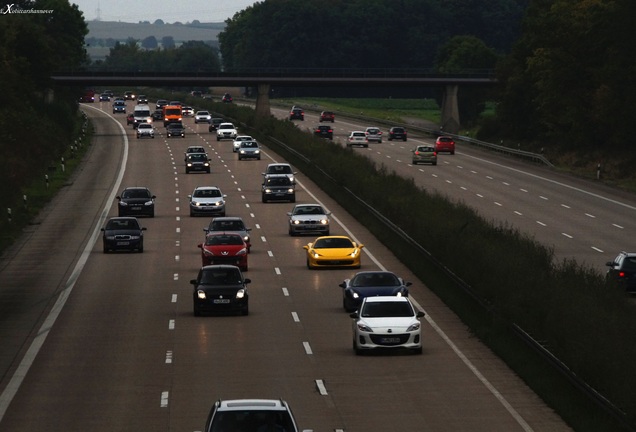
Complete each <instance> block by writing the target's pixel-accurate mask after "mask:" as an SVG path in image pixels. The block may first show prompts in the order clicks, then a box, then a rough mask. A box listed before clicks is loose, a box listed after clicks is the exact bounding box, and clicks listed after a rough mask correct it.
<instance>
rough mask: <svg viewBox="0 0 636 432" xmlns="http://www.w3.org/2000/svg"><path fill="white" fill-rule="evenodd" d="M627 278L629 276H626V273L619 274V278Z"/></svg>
mask: <svg viewBox="0 0 636 432" xmlns="http://www.w3.org/2000/svg"><path fill="white" fill-rule="evenodd" d="M625 276H627V275H626V274H625V272H624V271H622V272H618V277H621V278H624V277H625Z"/></svg>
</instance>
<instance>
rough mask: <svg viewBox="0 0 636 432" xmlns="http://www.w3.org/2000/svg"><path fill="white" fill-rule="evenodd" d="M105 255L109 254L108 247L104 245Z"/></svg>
mask: <svg viewBox="0 0 636 432" xmlns="http://www.w3.org/2000/svg"><path fill="white" fill-rule="evenodd" d="M104 253H108V247H107V246H106V245H104Z"/></svg>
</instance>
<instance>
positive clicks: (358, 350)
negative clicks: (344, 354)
mask: <svg viewBox="0 0 636 432" xmlns="http://www.w3.org/2000/svg"><path fill="white" fill-rule="evenodd" d="M353 351H354V352H355V353H356V355H362V354H363V353H362V350H361V349H360V348H358V346H357V345H356V340H355V339H354V340H353Z"/></svg>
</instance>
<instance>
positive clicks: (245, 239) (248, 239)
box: [243, 235, 250, 243]
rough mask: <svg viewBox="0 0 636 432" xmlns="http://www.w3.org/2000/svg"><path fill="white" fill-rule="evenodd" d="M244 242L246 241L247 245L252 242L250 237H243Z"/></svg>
mask: <svg viewBox="0 0 636 432" xmlns="http://www.w3.org/2000/svg"><path fill="white" fill-rule="evenodd" d="M243 241H244V242H245V243H247V242H249V241H250V236H248V235H246V236H244V237H243Z"/></svg>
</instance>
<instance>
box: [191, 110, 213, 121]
mask: <svg viewBox="0 0 636 432" xmlns="http://www.w3.org/2000/svg"><path fill="white" fill-rule="evenodd" d="M211 121H212V115H211V114H210V113H209V111H197V113H196V114H195V115H194V122H195V123H210V122H211Z"/></svg>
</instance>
